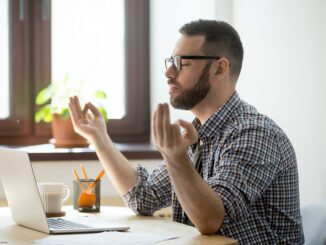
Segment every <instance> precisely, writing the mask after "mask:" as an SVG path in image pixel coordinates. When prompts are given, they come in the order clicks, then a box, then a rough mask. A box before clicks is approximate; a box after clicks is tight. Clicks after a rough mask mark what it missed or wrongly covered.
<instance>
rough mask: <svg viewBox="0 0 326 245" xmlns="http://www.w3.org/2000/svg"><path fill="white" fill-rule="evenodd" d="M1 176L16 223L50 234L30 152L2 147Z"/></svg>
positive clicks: (0, 149)
mask: <svg viewBox="0 0 326 245" xmlns="http://www.w3.org/2000/svg"><path fill="white" fill-rule="evenodd" d="M0 177H1V180H2V185H3V188H4V191H5V193H6V197H7V201H8V205H9V207H10V210H11V214H12V218H13V220H14V221H15V223H17V224H19V225H22V226H25V227H28V228H31V229H34V230H38V231H42V232H45V233H49V227H48V223H47V220H46V216H45V212H44V209H43V205H42V201H41V197H40V194H39V191H38V188H37V184H36V180H35V176H34V172H33V169H32V166H31V163H30V160H29V157H28V153H27V152H24V151H19V150H12V149H6V148H0Z"/></svg>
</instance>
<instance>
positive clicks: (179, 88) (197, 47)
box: [165, 35, 211, 110]
mask: <svg viewBox="0 0 326 245" xmlns="http://www.w3.org/2000/svg"><path fill="white" fill-rule="evenodd" d="M203 42H204V37H203V36H195V37H189V36H184V35H182V36H181V38H180V39H179V41H178V42H177V45H176V47H175V49H174V52H173V56H175V55H204V54H203V52H202V51H201V46H202V44H203ZM210 64H211V61H207V60H191V59H182V60H181V70H180V71H177V70H176V69H175V68H173V67H169V68H168V70H167V71H166V74H165V75H166V77H167V78H168V85H169V87H170V89H169V94H170V103H171V105H172V106H173V107H174V108H177V109H184V110H190V109H192V108H193V107H194V106H196V105H197V104H198V103H200V102H201V101H202V100H203V99H204V98H205V97H206V95H207V93H208V92H209V91H210V88H211V85H210V83H209V68H210Z"/></svg>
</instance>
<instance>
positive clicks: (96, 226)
mask: <svg viewBox="0 0 326 245" xmlns="http://www.w3.org/2000/svg"><path fill="white" fill-rule="evenodd" d="M0 178H1V180H2V185H3V188H4V191H5V194H6V197H7V201H8V205H9V208H10V211H11V214H12V218H13V220H14V222H15V223H17V224H18V225H21V226H24V227H26V228H30V229H33V230H37V231H41V232H44V233H47V234H67V233H89V232H101V231H126V230H128V229H129V227H128V226H123V225H119V224H112V223H107V222H103V219H101V218H100V217H89V218H90V219H89V220H87V218H88V217H85V218H84V217H83V219H82V222H81V223H77V222H74V221H72V220H68V219H64V218H46V215H45V211H44V208H43V205H42V201H41V197H40V193H39V190H38V187H37V183H36V179H35V175H34V171H33V167H32V165H31V162H30V159H29V156H28V153H27V152H24V151H20V150H14V149H7V148H0ZM94 219H99V220H98V221H99V222H94ZM79 220H81V219H79ZM88 221H89V224H88Z"/></svg>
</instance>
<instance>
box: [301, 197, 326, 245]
mask: <svg viewBox="0 0 326 245" xmlns="http://www.w3.org/2000/svg"><path fill="white" fill-rule="evenodd" d="M301 215H302V225H303V232H304V236H305V241H306V242H305V244H306V245H318V244H320V245H325V244H326V203H307V204H304V205H303V206H302V207H301Z"/></svg>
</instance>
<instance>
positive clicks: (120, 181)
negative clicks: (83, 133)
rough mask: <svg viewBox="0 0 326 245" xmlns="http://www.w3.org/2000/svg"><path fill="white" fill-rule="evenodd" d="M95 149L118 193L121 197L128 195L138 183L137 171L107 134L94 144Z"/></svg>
mask: <svg viewBox="0 0 326 245" xmlns="http://www.w3.org/2000/svg"><path fill="white" fill-rule="evenodd" d="M94 147H95V150H96V153H97V156H98V158H99V160H100V162H101V164H102V165H103V167H104V169H105V171H106V174H107V175H108V176H109V178H110V180H111V181H112V183H113V185H114V187H115V188H116V189H117V191H118V193H119V194H120V195H121V196H122V195H124V194H125V193H127V192H128V190H129V189H130V188H132V187H133V186H134V185H135V184H136V183H137V180H138V175H137V171H136V170H135V169H134V168H133V167H132V166H131V164H130V163H129V161H128V160H127V159H126V158H125V157H124V156H123V155H122V154H121V152H120V151H119V150H118V149H117V148H116V147H115V145H114V144H113V142H112V140H111V139H110V137H109V136H108V135H107V134H104V135H101V136H99V138H98V140H97V141H96V142H94Z"/></svg>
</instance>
